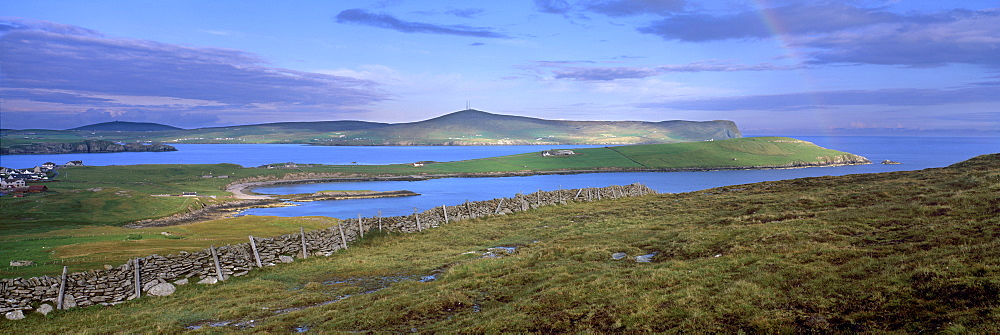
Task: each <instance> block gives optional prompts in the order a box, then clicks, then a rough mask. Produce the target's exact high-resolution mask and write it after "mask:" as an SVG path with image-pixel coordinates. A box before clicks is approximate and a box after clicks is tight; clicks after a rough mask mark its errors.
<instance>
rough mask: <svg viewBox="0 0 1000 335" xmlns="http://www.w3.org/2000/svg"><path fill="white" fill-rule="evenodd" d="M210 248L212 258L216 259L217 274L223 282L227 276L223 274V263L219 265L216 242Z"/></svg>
mask: <svg viewBox="0 0 1000 335" xmlns="http://www.w3.org/2000/svg"><path fill="white" fill-rule="evenodd" d="M209 249H210V250H212V260H213V261H215V276H216V277H217V278H219V281H220V282H221V281H223V280H225V277H223V276H222V265H219V254H217V253H215V245H214V244H213V245H212V246H211V247H209Z"/></svg>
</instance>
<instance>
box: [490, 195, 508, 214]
mask: <svg viewBox="0 0 1000 335" xmlns="http://www.w3.org/2000/svg"><path fill="white" fill-rule="evenodd" d="M503 199H506V198H500V203H499V204H497V210H495V211H493V214H500V206H503Z"/></svg>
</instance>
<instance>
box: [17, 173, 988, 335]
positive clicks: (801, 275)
mask: <svg viewBox="0 0 1000 335" xmlns="http://www.w3.org/2000/svg"><path fill="white" fill-rule="evenodd" d="M998 192H1000V155H989V156H983V157H980V158H977V159H975V160H974V161H970V162H965V163H961V164H957V165H956V166H953V167H950V168H946V169H930V170H924V171H913V172H895V173H885V174H871V175H849V176H840V177H821V178H806V179H797V180H787V181H775V182H765V183H757V184H749V185H737V186H729V187H722V188H716V189H709V190H704V191H699V192H692V193H685V194H665V195H653V196H646V197H642V198H634V199H620V200H614V201H602V202H599V203H593V204H576V203H573V204H568V205H565V206H556V207H547V208H543V209H539V210H534V211H530V212H523V213H517V214H514V215H509V216H506V217H495V218H488V219H477V220H471V221H463V222H459V223H453V224H452V225H448V226H445V227H442V228H438V229H433V230H429V231H425V232H424V233H419V234H409V235H401V236H400V235H393V236H371V237H369V239H368V240H367V241H366V242H364V243H363V244H361V245H358V246H356V247H353V248H351V249H349V250H347V251H343V252H340V253H337V254H335V255H334V256H333V257H326V258H311V259H308V260H305V261H300V262H296V263H294V264H289V265H283V266H280V267H275V268H268V269H266V270H262V271H259V272H255V273H253V274H252V275H250V276H246V277H239V278H234V279H232V280H230V281H228V282H227V283H225V284H223V285H219V286H211V287H208V286H198V287H181V288H180V290H179V291H178V293H176V294H175V295H173V296H169V297H162V298H143V299H141V300H138V301H131V302H128V303H125V304H123V305H119V306H115V307H110V308H108V307H100V306H97V307H91V308H87V309H75V310H69V311H57V312H55V313H52V314H50V315H49V316H48V317H47V318H46V320H44V321H43V320H42V317H41V316H40V315H37V314H36V315H31V316H30V318H29V320H24V321H20V322H17V323H14V322H0V332H15V331H16V332H29V333H54V332H103V331H106V330H107V328H105V327H107V325H109V324H115V325H117V326H118V327H121V329H129V331H131V332H158V333H159V332H163V333H174V332H181V331H183V330H184V328H183V327H184V326H187V325H192V324H201V323H200V322H201V321H204V320H237V321H246V320H251V319H253V320H256V321H255V323H256V325H257V328H255V330H258V331H261V330H265V331H274V332H285V331H290V330H293V329H295V328H297V327H306V328H308V329H310V330H313V331H326V332H332V331H392V332H407V331H411V330H413V329H417V330H419V331H447V332H476V333H478V332H499V331H513V332H528V331H539V332H553V331H555V332H580V331H599V332H635V331H669V332H676V331H697V332H720V333H736V332H738V331H741V330H742V331H747V332H763V333H775V332H810V331H818V332H835V331H839V332H857V331H900V332H918V331H933V332H940V331H951V332H962V331H973V332H980V333H995V332H998V331H1000V302H998V299H997V295H998V293H1000V242H998V241H1000V209H998V208H1000V201H998V197H997V194H998ZM498 245H506V246H519V249H518V252H517V253H516V254H515V255H513V256H509V257H506V258H501V259H483V258H479V257H478V254H469V253H467V252H469V251H476V252H477V253H479V252H482V251H484V249H486V248H489V247H493V246H498ZM653 251H658V252H659V254H658V255H657V256H656V257H654V258H653V262H652V263H635V262H632V261H628V260H618V261H616V260H612V259H611V257H610V255H611V254H612V253H614V252H626V253H628V254H629V256H636V255H642V254H645V253H649V252H653ZM430 273H438V274H439V275H438V278H437V280H435V281H430V282H418V281H415V280H407V281H399V279H400V278H403V277H407V276H408V277H409V278H419V276H422V275H426V274H430ZM391 282H395V283H394V284H392V283H391ZM388 284H392V285H389V286H388V288H384V289H381V290H377V291H374V292H371V293H368V294H359V293H362V292H367V291H370V290H373V289H377V288H379V287H382V286H386V285H388ZM345 295H350V296H349V297H347V298H344V299H343V300H340V301H338V302H335V303H330V304H325V305H322V306H316V307H311V308H306V309H303V310H299V311H293V312H289V313H284V314H280V315H277V316H274V315H275V312H274V311H276V310H280V309H284V308H289V307H293V306H312V305H315V304H318V303H321V302H324V301H331V300H338V299H340V298H341V297H343V296H345ZM226 329H230V328H211V327H205V329H202V330H203V331H204V330H207V331H222V330H226Z"/></svg>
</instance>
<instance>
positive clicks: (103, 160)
mask: <svg viewBox="0 0 1000 335" xmlns="http://www.w3.org/2000/svg"><path fill="white" fill-rule="evenodd" d="M171 145H172V146H174V147H175V148H177V151H168V152H117V153H100V154H58V155H0V166H3V167H9V168H18V169H24V168H30V167H35V166H40V165H42V164H44V163H46V162H52V163H56V164H65V163H66V162H69V161H75V160H78V161H83V164H84V165H88V166H108V165H135V164H218V163H232V164H238V165H241V166H244V167H254V166H261V165H266V164H273V163H286V162H295V163H299V164H330V165H349V164H359V165H382V164H405V163H413V162H418V161H437V162H449V161H457V160H466V159H475V158H486V157H495V156H506V155H514V154H520V153H526V152H535V151H542V150H548V149H553V148H562V149H576V148H594V147H600V146H598V145H560V146H541V145H510V146H407V147H403V146H385V147H376V146H365V147H359V146H318V145H316V146H313V145H299V144H171Z"/></svg>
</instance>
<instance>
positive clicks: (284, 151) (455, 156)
mask: <svg viewBox="0 0 1000 335" xmlns="http://www.w3.org/2000/svg"><path fill="white" fill-rule="evenodd" d="M795 138H798V139H802V140H805V141H810V142H813V143H816V144H817V145H820V146H823V147H826V148H830V149H835V150H840V151H846V152H850V153H854V154H858V155H862V156H865V157H868V158H869V159H871V160H872V161H873V162H876V163H878V162H881V161H882V160H885V159H890V160H894V161H898V162H902V163H903V164H902V165H881V164H871V165H861V166H841V167H829V168H805V169H786V170H754V171H708V172H638V173H635V172H632V173H591V174H577V175H554V176H530V177H506V178H446V179H435V180H427V181H418V182H360V183H327V184H304V185H291V186H281V187H267V188H258V189H257V190H256V191H257V192H261V193H271V194H292V193H312V192H317V191H323V190H374V191H394V190H409V191H413V192H417V193H420V194H422V195H421V196H417V197H404V198H385V199H359V200H340V201H318V202H310V203H303V204H302V205H301V206H296V207H283V208H262V209H253V210H249V211H247V212H246V213H245V214H248V215H274V216H306V215H322V216H331V217H337V218H351V217H357V215H358V213H360V214H361V215H363V216H366V217H370V216H374V215H376V214H377V212H378V211H380V210H381V211H382V215H384V216H391V215H406V214H412V213H413V208H414V207H416V208H417V209H418V210H421V211H423V210H426V209H429V208H431V207H435V206H441V205H455V204H459V203H462V202H464V201H465V200H470V201H477V200H487V199H493V198H498V197H510V196H512V195H514V194H515V193H518V192H521V193H530V192H534V191H537V190H545V191H551V190H556V189H560V188H581V187H604V186H609V185H624V184H631V183H636V182H639V183H643V184H645V185H647V186H649V187H651V188H653V189H655V190H657V191H659V192H688V191H696V190H701V189H706V188H711V187H717V186H724V185H734V184H745V183H753V182H759V181H769V180H781V179H791V178H801V177H815V176H828V175H844V174H853V173H873V172H887V171H901V170H918V169H924V168H930V167H944V166H948V165H950V164H954V163H957V162H960V161H963V160H966V159H969V158H972V157H974V156H977V155H982V154H988V153H995V152H1000V138H997V137H991V138H981V137H876V136H853V137H852V136H844V137H835V136H795ZM175 146H176V147H177V149H178V150H179V151H176V152H164V153H160V152H157V153H147V152H137V153H114V154H63V155H4V156H0V166H5V167H16V168H24V167H33V166H36V165H41V164H42V163H45V162H54V163H57V164H63V163H65V162H68V161H71V160H82V161H83V162H84V164H86V165H93V166H103V165H128V164H214V163H235V164H240V165H242V166H247V167H250V166H259V165H264V164H271V163H281V162H296V163H318V164H394V163H410V162H416V161H440V162H446V161H456V160H465V159H473V158H484V157H493V156H503V155H512V154H518V153H525V152H536V151H542V150H547V149H552V148H556V147H558V148H584V147H595V146H482V147H449V146H433V147H398V146H395V147H326V146H304V145H287V144H177V145H175Z"/></svg>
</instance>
